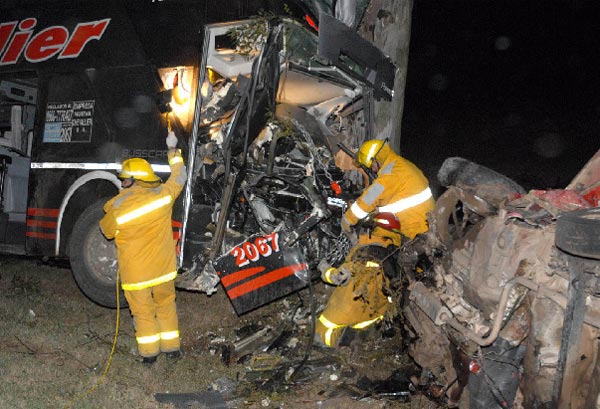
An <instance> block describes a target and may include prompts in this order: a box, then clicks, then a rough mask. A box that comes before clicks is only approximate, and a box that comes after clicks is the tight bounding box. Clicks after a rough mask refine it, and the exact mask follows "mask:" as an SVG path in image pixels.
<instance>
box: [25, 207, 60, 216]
mask: <svg viewBox="0 0 600 409" xmlns="http://www.w3.org/2000/svg"><path fill="white" fill-rule="evenodd" d="M59 211H60V209H44V208H39V207H28V208H27V216H43V217H58V213H59Z"/></svg>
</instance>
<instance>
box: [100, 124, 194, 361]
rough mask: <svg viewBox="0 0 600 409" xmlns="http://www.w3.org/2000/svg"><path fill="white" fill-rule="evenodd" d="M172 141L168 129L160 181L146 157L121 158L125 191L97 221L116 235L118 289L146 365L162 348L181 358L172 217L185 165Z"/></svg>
mask: <svg viewBox="0 0 600 409" xmlns="http://www.w3.org/2000/svg"><path fill="white" fill-rule="evenodd" d="M176 145H177V138H176V137H175V135H174V134H173V132H172V131H169V135H168V137H167V147H168V148H169V152H168V160H169V166H170V167H171V175H170V177H169V179H168V180H167V182H165V183H164V184H163V183H161V180H160V178H159V177H158V176H156V175H155V174H154V172H153V170H152V167H151V166H150V164H149V163H148V162H147V161H146V160H144V159H141V158H131V159H127V160H125V161H124V162H123V164H122V169H121V172H120V174H119V178H120V179H122V187H123V189H122V190H121V192H119V194H118V195H117V196H115V197H114V198H112V199H111V200H109V201H108V202H107V203H106V204H105V206H104V211H105V212H106V215H105V216H104V217H103V218H102V220H100V228H101V229H102V232H103V233H104V235H105V236H106V237H107V238H108V239H113V238H114V239H115V245H116V247H117V258H118V262H119V274H120V277H121V287H122V288H123V291H124V293H125V298H126V299H127V302H128V303H129V308H130V310H131V314H132V315H133V320H134V326H135V337H136V341H137V345H138V350H139V353H140V355H141V356H142V362H143V363H144V364H146V365H148V366H149V365H151V364H153V363H154V362H155V361H156V358H157V356H158V355H159V354H160V352H165V353H166V355H167V357H168V358H178V357H180V356H181V350H180V339H179V326H178V320H177V308H176V305H175V281H174V280H175V277H176V275H177V260H176V242H175V240H174V239H173V228H172V222H171V218H172V209H173V204H174V203H175V200H176V198H177V197H178V196H179V193H180V192H181V190H182V188H183V186H184V184H185V180H186V169H185V166H184V163H183V158H182V157H181V152H180V151H179V150H177V149H175V147H176Z"/></svg>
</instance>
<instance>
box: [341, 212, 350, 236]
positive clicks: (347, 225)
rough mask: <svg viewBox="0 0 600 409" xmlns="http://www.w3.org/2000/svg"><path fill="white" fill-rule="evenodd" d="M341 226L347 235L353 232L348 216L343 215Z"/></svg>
mask: <svg viewBox="0 0 600 409" xmlns="http://www.w3.org/2000/svg"><path fill="white" fill-rule="evenodd" d="M340 226H341V227H342V231H343V232H344V233H346V234H347V235H348V234H350V233H352V226H350V223H348V219H346V216H342V220H341V221H340Z"/></svg>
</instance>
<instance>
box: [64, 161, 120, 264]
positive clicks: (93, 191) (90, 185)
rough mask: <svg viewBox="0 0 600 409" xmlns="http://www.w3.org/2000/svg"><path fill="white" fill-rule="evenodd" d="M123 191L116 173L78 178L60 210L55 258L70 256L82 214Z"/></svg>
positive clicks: (87, 175)
mask: <svg viewBox="0 0 600 409" xmlns="http://www.w3.org/2000/svg"><path fill="white" fill-rule="evenodd" d="M119 189H121V181H120V180H119V178H117V176H116V175H115V174H114V173H110V172H106V171H101V170H98V171H92V172H89V173H86V174H85V175H83V176H81V177H79V178H77V179H76V180H75V181H74V182H73V183H72V184H71V186H69V188H68V189H67V192H66V193H65V195H64V197H63V199H62V202H61V204H60V208H59V214H58V220H57V226H56V242H55V247H54V253H55V256H59V255H60V254H61V251H62V252H63V253H62V254H68V248H69V246H68V243H69V238H70V236H71V230H72V228H73V225H74V224H75V221H76V220H77V218H78V216H79V215H80V214H81V212H82V211H83V210H84V209H86V208H87V207H88V206H90V205H91V204H93V203H94V202H96V201H98V200H99V199H101V198H103V197H106V198H108V197H111V196H114V195H115V194H116V193H117V192H118V191H119Z"/></svg>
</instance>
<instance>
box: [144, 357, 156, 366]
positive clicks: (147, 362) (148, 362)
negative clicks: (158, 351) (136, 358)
mask: <svg viewBox="0 0 600 409" xmlns="http://www.w3.org/2000/svg"><path fill="white" fill-rule="evenodd" d="M157 358H158V355H155V356H145V357H142V365H144V366H145V367H146V368H151V367H152V365H154V363H155V362H156V359H157Z"/></svg>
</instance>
